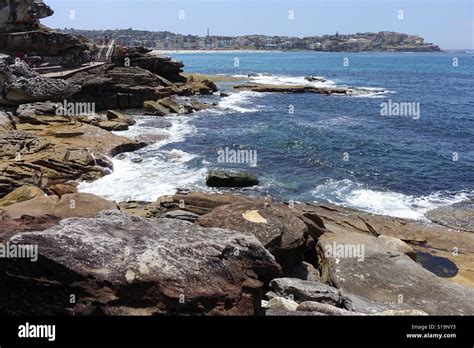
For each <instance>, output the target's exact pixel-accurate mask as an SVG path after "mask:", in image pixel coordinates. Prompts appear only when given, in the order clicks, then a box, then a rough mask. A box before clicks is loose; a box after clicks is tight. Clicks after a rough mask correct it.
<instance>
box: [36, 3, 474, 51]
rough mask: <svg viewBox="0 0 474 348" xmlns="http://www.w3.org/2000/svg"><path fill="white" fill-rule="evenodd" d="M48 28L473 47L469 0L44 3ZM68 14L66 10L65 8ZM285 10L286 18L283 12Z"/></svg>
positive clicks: (473, 20) (473, 13) (473, 25)
mask: <svg viewBox="0 0 474 348" xmlns="http://www.w3.org/2000/svg"><path fill="white" fill-rule="evenodd" d="M44 1H45V2H46V3H47V4H48V5H50V6H51V7H52V8H53V10H55V14H54V15H53V16H52V17H49V18H46V19H43V20H42V22H43V23H44V24H45V25H47V26H49V27H52V28H75V29H116V28H130V27H131V28H133V29H145V30H151V31H165V30H166V31H171V32H174V33H180V34H193V35H201V36H205V35H206V32H207V28H208V27H209V28H210V33H211V35H229V36H238V35H250V34H264V35H281V36H300V37H302V36H317V35H324V34H334V33H336V32H339V33H340V34H351V33H357V32H378V31H383V30H387V31H397V32H403V33H407V34H417V35H420V36H422V37H423V38H425V41H426V42H432V43H435V44H437V45H439V46H440V47H441V48H442V49H473V48H474V38H473V37H474V34H473V32H474V9H473V7H474V6H473V2H474V1H473V0H393V1H392V0H44ZM72 11H73V12H72ZM291 15H293V16H291Z"/></svg>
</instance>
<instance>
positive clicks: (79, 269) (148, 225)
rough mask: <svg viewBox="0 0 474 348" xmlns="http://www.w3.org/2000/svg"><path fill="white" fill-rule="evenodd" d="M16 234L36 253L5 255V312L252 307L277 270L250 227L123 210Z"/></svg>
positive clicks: (247, 311)
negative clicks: (248, 231)
mask: <svg viewBox="0 0 474 348" xmlns="http://www.w3.org/2000/svg"><path fill="white" fill-rule="evenodd" d="M10 243H16V244H22V245H38V250H39V259H38V262H30V260H12V259H3V260H0V280H1V281H0V313H1V314H52V315H58V314H75V315H80V314H106V315H152V314H177V315H180V314H183V315H184V314H194V315H200V314H207V315H253V314H256V313H257V312H259V311H260V308H261V307H260V306H261V300H262V287H263V284H264V283H266V282H268V281H270V279H272V278H275V277H277V276H278V275H279V274H281V273H280V269H279V266H278V265H277V264H276V262H275V259H274V258H273V256H272V255H271V254H270V253H269V252H268V251H266V250H265V249H264V248H263V247H262V245H261V244H260V243H259V242H258V241H257V239H256V238H255V237H254V236H252V235H249V234H244V233H239V232H235V231H229V230H225V229H207V228H202V227H200V226H197V225H194V224H191V223H187V222H184V221H178V220H170V219H153V220H147V219H142V218H139V217H131V216H128V215H125V214H123V213H120V212H102V213H99V214H98V215H97V217H95V218H92V219H67V220H63V221H62V222H61V223H60V224H59V225H58V226H55V227H52V228H50V229H48V230H46V231H43V232H33V233H22V234H19V235H17V236H15V237H14V238H13V239H12V240H10ZM7 289H8V291H7ZM19 294H21V296H19ZM71 294H74V295H75V299H76V302H75V303H72V304H71V301H70V298H71Z"/></svg>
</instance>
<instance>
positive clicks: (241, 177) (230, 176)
mask: <svg viewBox="0 0 474 348" xmlns="http://www.w3.org/2000/svg"><path fill="white" fill-rule="evenodd" d="M259 183H260V182H259V180H258V178H257V177H256V176H255V175H252V174H249V173H238V172H224V171H218V170H213V171H211V172H210V173H209V174H208V175H207V177H206V185H207V186H209V187H249V186H256V185H258V184H259Z"/></svg>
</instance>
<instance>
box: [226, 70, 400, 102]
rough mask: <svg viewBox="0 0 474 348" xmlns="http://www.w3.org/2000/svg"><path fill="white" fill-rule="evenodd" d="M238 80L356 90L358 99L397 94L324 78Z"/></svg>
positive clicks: (259, 75) (274, 77)
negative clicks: (316, 79)
mask: <svg viewBox="0 0 474 348" xmlns="http://www.w3.org/2000/svg"><path fill="white" fill-rule="evenodd" d="M232 76H233V77H238V78H247V79H248V80H249V81H250V82H254V83H262V84H268V85H299V86H314V87H341V88H354V89H356V90H358V91H360V94H354V95H353V96H354V97H358V98H385V97H386V94H390V93H395V92H394V91H389V90H385V89H384V88H381V87H364V86H360V87H351V86H348V85H345V84H339V83H338V81H336V80H329V79H326V78H325V77H324V76H313V77H315V78H318V79H322V80H323V81H308V80H307V79H306V77H305V76H286V75H271V74H265V73H263V74H257V75H256V76H250V77H248V76H245V75H232Z"/></svg>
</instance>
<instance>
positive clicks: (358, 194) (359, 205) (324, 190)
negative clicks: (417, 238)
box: [312, 179, 469, 220]
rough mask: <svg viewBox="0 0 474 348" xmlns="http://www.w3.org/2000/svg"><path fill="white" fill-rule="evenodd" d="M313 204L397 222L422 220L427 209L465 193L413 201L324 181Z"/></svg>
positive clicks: (348, 182) (439, 194)
mask: <svg viewBox="0 0 474 348" xmlns="http://www.w3.org/2000/svg"><path fill="white" fill-rule="evenodd" d="M312 194H313V196H314V197H315V199H316V200H317V201H321V200H323V201H327V202H330V203H334V204H338V205H342V206H345V207H350V208H354V209H359V210H362V211H367V212H370V213H374V214H380V215H388V216H393V217H399V218H406V219H414V220H425V217H424V215H425V213H426V212H427V211H429V210H431V209H435V208H438V207H441V206H448V205H451V204H454V203H458V202H462V201H464V200H466V199H468V197H469V194H468V193H467V192H457V193H447V192H435V193H432V194H430V195H427V196H421V197H415V196H411V195H406V194H403V193H399V192H389V191H387V192H384V191H377V190H371V189H369V188H367V187H365V186H364V185H362V184H357V183H354V182H352V181H351V180H348V179H345V180H340V181H335V180H328V182H326V183H325V184H323V185H319V186H318V187H316V189H315V190H313V192H312Z"/></svg>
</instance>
